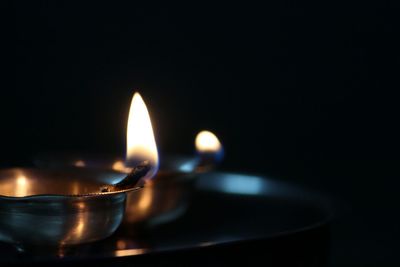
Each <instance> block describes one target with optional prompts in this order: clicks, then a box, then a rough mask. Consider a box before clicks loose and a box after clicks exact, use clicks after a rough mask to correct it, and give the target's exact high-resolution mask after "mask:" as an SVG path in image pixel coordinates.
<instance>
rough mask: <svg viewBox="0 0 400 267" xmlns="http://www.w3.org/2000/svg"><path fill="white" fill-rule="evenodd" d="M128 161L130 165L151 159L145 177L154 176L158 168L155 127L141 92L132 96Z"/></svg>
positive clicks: (128, 132) (128, 131) (128, 130)
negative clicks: (149, 168) (149, 167)
mask: <svg viewBox="0 0 400 267" xmlns="http://www.w3.org/2000/svg"><path fill="white" fill-rule="evenodd" d="M126 151H127V152H126V161H127V165H128V166H129V167H134V166H135V165H137V164H139V163H141V162H143V161H149V163H150V164H151V167H152V168H151V170H150V171H149V173H148V174H147V175H146V177H145V178H151V177H153V176H154V175H155V174H156V172H157V169H158V152H157V145H156V141H155V139H154V133H153V127H152V126H151V120H150V115H149V113H148V111H147V107H146V104H145V103H144V101H143V99H142V97H141V96H140V94H139V93H135V95H134V96H133V98H132V103H131V108H130V111H129V118H128V129H127V149H126Z"/></svg>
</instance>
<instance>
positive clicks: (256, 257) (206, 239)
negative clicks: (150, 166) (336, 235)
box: [0, 173, 332, 266]
mask: <svg viewBox="0 0 400 267" xmlns="http://www.w3.org/2000/svg"><path fill="white" fill-rule="evenodd" d="M196 185H197V186H196V190H195V191H194V194H193V195H192V197H191V198H190V200H189V202H188V203H186V204H187V205H188V209H187V211H186V212H185V213H183V214H182V215H181V216H179V217H177V218H176V219H175V220H173V221H170V222H169V223H166V224H153V225H132V224H128V223H125V224H122V225H121V227H120V228H119V229H118V230H117V232H116V233H115V234H114V235H112V236H111V237H109V238H107V239H105V240H102V241H99V242H95V243H90V244H83V245H78V246H70V247H64V248H57V247H52V248H50V247H47V248H46V247H40V246H36V247H24V246H23V244H20V245H19V246H18V247H19V248H20V250H21V249H23V250H24V252H21V251H19V252H18V251H17V250H16V249H15V248H13V246H11V245H7V244H5V243H1V244H0V264H10V263H14V264H16V265H23V266H26V265H27V264H28V265H29V264H30V265H34V266H43V265H44V264H48V265H50V266H51V265H53V266H54V265H55V264H57V265H58V264H64V265H74V264H77V263H80V264H82V263H85V262H86V263H87V264H91V265H93V264H96V265H100V266H107V265H110V264H111V265H113V266H115V265H116V264H121V265H123V266H125V265H127V266H128V265H130V264H136V265H135V266H148V265H149V264H151V265H153V264H155V265H157V266H177V265H180V264H183V265H184V266H205V265H207V266H210V265H212V266H232V264H233V263H236V264H243V263H246V262H247V264H255V263H258V262H259V261H260V260H261V262H262V263H263V264H266V265H268V266H293V265H298V266H326V264H327V259H328V257H329V245H330V232H329V222H330V219H331V215H332V214H331V213H332V207H330V201H329V199H327V198H323V197H321V196H319V195H318V194H316V193H314V192H312V191H309V190H306V189H301V188H297V187H294V186H290V185H288V184H285V183H282V182H279V181H276V180H273V179H270V178H266V177H259V176H249V175H242V174H237V173H235V174H229V173H210V174H205V175H201V176H199V177H198V178H197V180H196ZM171 186H173V184H171V185H170V186H169V187H165V188H164V189H165V190H173V188H170V187H171ZM85 224H86V225H85V227H90V222H89V221H88V222H85ZM32 234H35V233H34V232H32Z"/></svg>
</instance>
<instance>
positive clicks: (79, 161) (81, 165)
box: [74, 160, 86, 167]
mask: <svg viewBox="0 0 400 267" xmlns="http://www.w3.org/2000/svg"><path fill="white" fill-rule="evenodd" d="M74 166H75V167H85V166H86V164H85V162H84V161H83V160H77V161H75V163H74Z"/></svg>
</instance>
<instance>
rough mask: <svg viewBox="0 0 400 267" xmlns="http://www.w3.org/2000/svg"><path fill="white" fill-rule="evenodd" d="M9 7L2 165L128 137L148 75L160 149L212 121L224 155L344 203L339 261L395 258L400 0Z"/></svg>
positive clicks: (390, 261) (336, 232)
mask: <svg viewBox="0 0 400 267" xmlns="http://www.w3.org/2000/svg"><path fill="white" fill-rule="evenodd" d="M5 10H6V13H8V14H9V16H10V20H9V21H8V19H7V22H9V24H6V25H10V27H9V31H5V32H4V33H3V35H6V34H8V33H9V32H10V35H11V36H10V38H8V36H3V38H4V39H5V40H8V39H10V40H15V43H13V44H12V47H11V49H10V50H8V49H6V50H4V51H5V53H6V54H7V56H6V58H5V59H4V60H3V64H4V65H5V66H6V69H7V71H6V72H5V75H4V76H5V79H3V80H2V82H1V96H0V98H1V100H2V105H1V112H0V114H1V127H2V131H1V139H0V140H1V141H2V143H1V151H2V152H1V154H0V159H1V161H0V164H1V166H9V165H21V164H25V163H26V162H27V161H29V160H30V159H31V158H32V155H34V154H36V153H37V152H38V151H48V150H53V151H54V150H56V151H57V150H73V151H76V150H81V151H82V150H83V151H88V152H94V153H97V152H104V153H109V152H110V153H119V152H121V151H123V150H124V145H125V144H124V140H125V128H126V127H125V125H126V119H127V116H128V107H129V102H130V98H131V96H132V94H133V91H134V90H136V89H140V91H141V92H142V94H143V97H144V99H145V101H146V102H147V104H148V107H149V110H150V112H151V116H152V119H153V124H154V127H155V132H156V137H157V138H156V139H157V141H158V145H159V147H160V151H161V152H162V153H166V152H168V153H169V152H171V153H173V152H176V153H191V152H192V143H193V138H194V135H195V133H196V132H197V131H198V130H200V129H203V128H208V129H210V130H213V131H215V132H216V133H217V134H218V136H219V137H220V138H221V139H222V141H223V143H224V145H225V147H226V150H225V152H226V159H225V166H224V167H225V168H227V169H230V170H238V169H241V170H247V171H251V172H259V173H268V174H273V175H275V176H279V177H281V179H283V180H294V181H296V182H302V183H305V184H307V185H311V186H314V187H317V188H319V189H320V190H322V191H326V192H329V193H331V194H333V195H335V196H337V197H338V198H339V199H341V200H342V201H343V202H344V203H345V205H344V206H345V207H346V208H347V210H345V212H344V213H343V214H342V215H343V216H342V217H341V218H340V219H339V220H337V221H336V223H335V225H334V226H333V241H334V242H333V255H334V257H333V263H334V264H335V265H350V266H354V265H359V266H366V265H371V266H377V265H379V266H382V265H386V266H391V265H393V266H398V265H399V263H400V262H399V261H400V258H399V257H398V255H397V251H398V240H399V225H400V219H399V215H398V212H396V210H397V209H398V203H399V199H398V193H397V192H398V188H399V179H398V177H399V171H398V170H399V168H398V162H399V160H400V159H399V150H400V145H399V140H400V139H399V136H400V130H399V127H398V117H399V104H398V103H399V93H398V92H399V91H398V88H399V79H398V73H399V72H398V70H399V47H400V45H399V29H400V28H399V23H398V14H399V6H398V1H335V2H326V1H322V2H321V1H319V2H312V1H268V2H267V3H264V4H263V5H261V4H259V5H252V4H247V3H237V4H233V3H229V4H222V3H221V4H216V3H212V4H205V3H204V4H194V3H191V2H187V3H185V4H182V3H181V4H176V5H173V4H171V3H164V4H158V5H156V4H150V5H146V4H144V2H142V3H131V4H129V5H123V4H116V3H110V2H105V3H101V1H97V2H93V3H89V2H85V3H77V4H73V3H71V2H70V1H48V2H47V1H40V2H37V1H15V2H13V4H12V7H11V8H10V9H5ZM8 11H10V12H8ZM162 157H163V156H161V158H162Z"/></svg>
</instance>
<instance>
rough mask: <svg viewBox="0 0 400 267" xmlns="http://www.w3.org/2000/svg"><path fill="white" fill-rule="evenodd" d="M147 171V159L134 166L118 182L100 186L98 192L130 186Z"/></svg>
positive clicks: (148, 167)
mask: <svg viewBox="0 0 400 267" xmlns="http://www.w3.org/2000/svg"><path fill="white" fill-rule="evenodd" d="M149 171H150V163H149V162H148V161H143V162H142V163H140V164H139V165H137V166H136V167H134V168H133V169H132V171H131V172H130V173H129V174H128V175H127V176H125V178H124V179H122V180H121V181H120V182H118V183H116V184H115V185H104V186H102V187H101V188H100V192H102V193H104V192H111V191H119V190H124V189H128V188H132V187H133V186H134V185H136V184H137V183H138V182H139V180H140V179H142V178H143V177H144V176H146V174H147V173H148V172H149Z"/></svg>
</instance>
